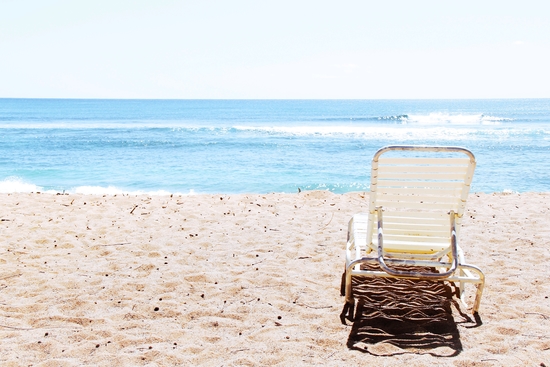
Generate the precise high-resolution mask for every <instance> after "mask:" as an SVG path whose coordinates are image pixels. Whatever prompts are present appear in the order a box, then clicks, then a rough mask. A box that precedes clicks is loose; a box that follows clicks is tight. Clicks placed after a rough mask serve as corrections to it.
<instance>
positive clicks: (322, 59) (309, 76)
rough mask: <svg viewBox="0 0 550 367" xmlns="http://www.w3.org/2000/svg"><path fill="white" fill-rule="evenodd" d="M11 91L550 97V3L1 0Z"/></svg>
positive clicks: (4, 71) (2, 81)
mask: <svg viewBox="0 0 550 367" xmlns="http://www.w3.org/2000/svg"><path fill="white" fill-rule="evenodd" d="M1 97H36V98H48V97H49V98H290V99H292V98H358V99H364V98H366V99H373V98H374V99H378V98H550V2H548V1H542V0H539V1H525V0H524V1H483V0H478V1H443V0H438V1H422V0H418V1H391V0H389V1H383V0H377V1H367V0H365V1H345V0H339V1H299V0H293V1H286V0H277V1H261V0H257V1H242V0H232V1H209V0H202V1H168V0H166V1H162V0H155V1H153V0H151V1H139V0H124V1H116V0H109V1H106V0H93V1H87V0H71V1H65V0H59V1H54V0H50V1H48V0H0V98H1Z"/></svg>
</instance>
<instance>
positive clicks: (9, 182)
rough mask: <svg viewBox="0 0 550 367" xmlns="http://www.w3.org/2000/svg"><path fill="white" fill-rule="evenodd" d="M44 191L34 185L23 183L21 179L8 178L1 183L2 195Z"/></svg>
mask: <svg viewBox="0 0 550 367" xmlns="http://www.w3.org/2000/svg"><path fill="white" fill-rule="evenodd" d="M41 191H43V189H42V188H41V187H40V186H36V185H34V184H32V183H28V182H25V181H23V180H22V179H21V178H19V177H15V176H12V177H8V178H6V179H5V180H3V181H0V193H3V194H7V193H13V192H41Z"/></svg>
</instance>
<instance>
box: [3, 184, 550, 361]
mask: <svg viewBox="0 0 550 367" xmlns="http://www.w3.org/2000/svg"><path fill="white" fill-rule="evenodd" d="M365 195H366V194H365V193H350V194H343V195H335V194H332V193H329V192H324V191H311V192H302V193H299V194H268V195H257V194H250V195H246V194H242V195H192V196H175V195H174V196H172V197H171V196H152V197H151V196H125V195H117V196H108V195H107V196H92V195H76V194H71V195H53V194H44V193H42V194H39V193H33V194H1V195H0V219H1V222H0V229H1V231H0V241H1V248H0V335H1V338H2V343H1V344H0V364H1V365H2V366H82V365H89V366H140V365H143V366H178V365H186V366H191V365H204V366H268V365H281V366H290V365H293V366H296V365H298V366H299V365H303V366H311V365H327V366H342V365H363V366H368V365H381V366H403V365H407V366H409V367H413V366H429V365H435V366H461V367H466V366H550V332H549V330H550V298H549V297H550V285H549V283H548V280H549V270H548V269H549V266H550V226H549V223H550V222H549V220H548V217H549V215H550V193H523V194H503V193H500V194H476V193H472V194H470V197H469V201H468V205H467V214H466V215H465V219H464V220H463V229H462V231H461V238H460V242H461V244H462V247H463V249H464V250H465V254H466V259H467V260H468V262H470V263H472V264H475V265H478V266H479V267H480V268H481V269H482V270H483V271H484V273H485V275H486V278H487V280H486V288H485V292H484V295H483V298H482V300H481V307H480V313H479V315H480V320H478V321H476V320H475V319H474V318H473V317H472V316H471V313H470V310H469V309H468V308H466V307H464V306H462V305H460V304H459V303H458V302H457V298H456V297H452V298H451V295H450V290H451V288H450V287H449V286H448V285H445V284H441V285H440V286H437V287H434V286H430V285H425V284H408V283H406V282H402V283H394V284H389V283H380V284H373V283H368V281H367V280H365V281H364V282H363V283H361V282H359V283H358V284H356V287H357V289H358V298H359V301H358V312H357V313H358V317H357V319H356V320H355V321H354V322H350V321H349V320H344V321H345V324H344V323H343V322H342V319H341V317H340V314H341V312H342V309H343V305H344V298H343V297H341V296H340V285H341V275H342V271H343V268H344V245H345V239H346V231H347V222H348V220H349V219H350V217H351V215H353V214H354V213H357V212H361V211H366V210H367V200H365ZM423 289H424V290H427V292H426V291H424V292H423V291H422V290H423ZM373 293H376V294H375V295H374V296H373ZM426 294H429V297H427V296H426ZM472 296H473V287H471V288H468V299H469V300H470V301H471V300H472ZM369 299H375V300H376V302H377V303H376V302H374V303H373V302H370V301H369ZM387 304H393V305H395V304H397V305H399V307H397V308H395V309H393V311H392V312H385V309H384V305H387Z"/></svg>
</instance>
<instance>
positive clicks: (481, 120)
mask: <svg viewBox="0 0 550 367" xmlns="http://www.w3.org/2000/svg"><path fill="white" fill-rule="evenodd" d="M402 121H403V124H417V125H500V124H501V123H502V122H503V121H511V119H505V118H501V117H495V116H485V115H483V114H466V115H463V114H449V113H443V112H437V113H430V114H427V115H407V118H405V119H403V120H402Z"/></svg>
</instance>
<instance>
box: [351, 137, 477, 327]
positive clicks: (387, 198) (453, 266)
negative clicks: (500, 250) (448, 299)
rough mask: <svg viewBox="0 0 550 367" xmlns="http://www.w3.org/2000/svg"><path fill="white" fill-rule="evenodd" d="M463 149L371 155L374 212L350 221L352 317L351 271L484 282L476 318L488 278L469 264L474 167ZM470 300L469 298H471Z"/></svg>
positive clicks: (403, 149)
mask: <svg viewBox="0 0 550 367" xmlns="http://www.w3.org/2000/svg"><path fill="white" fill-rule="evenodd" d="M475 165H476V162H475V158H474V155H473V154H472V153H471V152H470V151H469V150H467V149H464V148H459V147H429V146H388V147H385V148H382V149H380V150H379V151H378V152H377V153H376V154H375V155H374V158H373V160H372V170H371V191H370V199H369V200H370V202H369V212H368V213H364V214H356V215H354V216H353V218H352V219H351V220H350V222H349V227H348V241H347V244H346V269H345V274H344V282H345V283H344V284H343V286H344V288H343V291H344V292H345V297H346V307H347V308H348V309H349V310H350V315H351V318H353V310H354V306H355V300H354V297H353V290H352V277H359V276H360V277H386V278H407V279H422V280H431V281H448V282H453V283H455V285H456V284H457V283H458V285H459V287H458V288H457V289H458V292H459V293H460V299H461V301H462V302H463V303H464V298H465V297H464V284H465V283H473V284H476V285H477V293H476V297H475V301H474V304H473V308H472V312H473V313H474V315H476V316H477V312H478V309H479V303H480V300H481V294H482V292H483V286H484V282H485V277H484V275H483V273H482V272H481V270H480V269H479V268H477V267H476V266H473V265H469V264H466V263H465V260H464V253H463V251H462V249H461V248H460V246H459V245H458V240H457V238H458V235H459V231H460V223H461V220H462V215H463V214H464V207H465V205H466V198H467V196H468V192H469V190H470V183H471V181H472V177H473V174H474V169H475ZM464 304H465V303H464Z"/></svg>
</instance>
